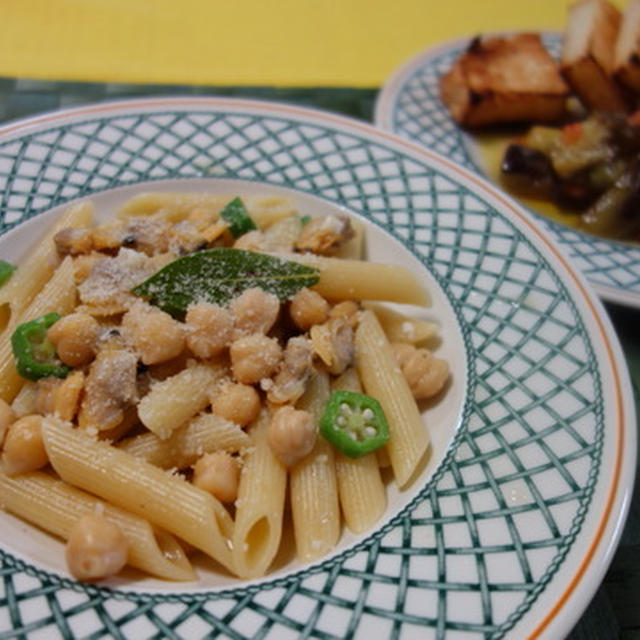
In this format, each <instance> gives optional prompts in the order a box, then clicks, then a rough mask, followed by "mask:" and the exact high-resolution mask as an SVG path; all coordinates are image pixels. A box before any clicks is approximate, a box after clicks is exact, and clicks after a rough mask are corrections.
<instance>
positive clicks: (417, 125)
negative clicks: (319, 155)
mask: <svg viewBox="0 0 640 640" xmlns="http://www.w3.org/2000/svg"><path fill="white" fill-rule="evenodd" d="M469 41H470V38H465V39H461V40H455V41H452V42H449V43H446V44H443V45H440V46H438V47H434V48H432V49H429V50H428V51H425V52H423V53H421V54H419V55H418V56H416V57H415V58H413V59H412V60H410V61H408V62H407V63H406V64H404V65H403V66H402V67H400V68H399V69H398V70H397V71H396V72H395V73H394V74H393V75H392V76H391V77H390V78H389V80H388V81H387V82H386V83H385V85H384V87H383V88H382V90H381V92H380V93H379V95H378V99H377V101H376V107H375V123H376V125H377V126H379V127H382V128H383V129H385V130H387V131H391V132H393V133H396V134H398V135H400V136H402V137H404V138H408V139H410V140H413V141H415V142H419V143H420V144H422V145H424V146H425V147H427V148H429V149H432V150H434V151H438V152H440V153H442V154H444V155H446V156H447V157H449V158H451V159H452V160H455V161H456V162H459V163H460V164H462V165H464V166H465V167H468V168H469V169H471V170H473V171H475V172H477V173H479V174H481V175H483V174H484V172H483V169H482V164H481V162H480V160H479V157H478V154H477V150H476V148H475V143H474V140H473V137H472V136H469V135H468V134H466V133H465V132H464V131H463V130H462V129H461V128H460V127H459V126H458V125H457V124H456V122H455V121H454V120H453V119H452V118H451V116H450V115H449V112H448V110H447V108H446V107H445V106H444V104H443V103H442V101H441V100H440V95H439V89H438V82H439V78H440V76H441V75H443V74H444V73H445V72H447V71H448V70H449V69H450V68H451V66H452V64H453V63H454V61H455V60H456V58H458V56H459V55H460V54H461V53H462V52H463V51H464V49H465V48H466V46H467V45H468V44H469ZM543 41H544V43H545V45H546V47H547V48H548V49H549V51H550V52H551V53H552V54H554V55H556V56H557V53H558V51H559V49H560V46H561V36H560V34H557V33H545V34H543ZM533 213H534V215H535V216H536V219H537V220H538V221H539V224H540V225H541V226H542V227H544V229H546V230H547V232H548V233H549V234H550V235H551V237H552V238H553V239H554V240H555V241H556V242H557V243H558V244H559V245H560V246H561V247H562V249H563V250H564V252H565V253H566V254H567V255H568V256H569V257H570V258H571V259H572V260H573V261H574V263H575V264H576V266H577V267H578V269H580V271H582V273H584V274H585V275H586V276H587V278H588V280H589V281H590V282H591V284H592V285H593V286H594V287H595V289H596V291H597V292H598V294H599V295H600V296H601V297H602V298H603V299H605V300H608V301H610V302H616V303H618V304H622V305H625V306H632V307H635V308H640V247H638V246H632V245H628V244H624V243H621V242H615V241H612V240H606V239H602V238H597V237H594V236H591V235H589V234H586V233H583V232H581V231H577V230H575V229H570V228H569V227H566V226H563V225H561V224H559V223H557V222H554V221H551V220H549V219H548V218H545V217H544V216H541V215H539V214H536V212H535V211H533Z"/></svg>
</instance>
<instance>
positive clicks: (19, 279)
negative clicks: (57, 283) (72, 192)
mask: <svg viewBox="0 0 640 640" xmlns="http://www.w3.org/2000/svg"><path fill="white" fill-rule="evenodd" d="M92 220H93V205H92V204H91V202H89V201H85V202H80V203H78V204H75V205H72V206H71V207H69V208H68V209H67V210H66V211H65V212H64V213H63V214H62V215H61V216H60V218H59V219H58V220H57V221H56V222H55V224H54V225H53V226H52V227H51V229H49V231H47V233H46V235H45V237H44V238H43V239H42V240H40V242H39V243H38V244H37V245H36V247H35V248H34V249H33V251H32V252H31V254H30V255H29V257H28V258H27V259H26V260H25V261H24V262H22V263H21V264H20V265H19V266H18V268H17V269H16V271H15V273H14V274H13V275H12V276H11V278H10V279H9V281H8V282H7V283H6V284H5V285H4V286H3V287H2V289H0V327H1V328H3V329H4V328H6V327H8V326H9V325H13V326H15V325H16V324H17V319H18V317H19V316H20V315H21V314H22V313H23V311H24V310H25V309H26V308H27V306H28V305H29V304H30V303H31V301H32V300H33V299H34V298H35V296H36V295H37V294H38V293H39V292H40V290H41V289H42V288H43V287H44V285H45V284H46V283H47V282H48V281H49V279H50V278H51V276H52V275H53V273H54V271H55V270H56V269H57V267H58V265H59V264H60V262H61V259H60V256H59V255H58V252H57V251H56V246H55V243H54V240H53V238H54V236H55V235H56V233H58V231H61V230H62V229H65V228H69V227H70V228H73V229H80V228H86V227H89V226H90V225H91V222H92Z"/></svg>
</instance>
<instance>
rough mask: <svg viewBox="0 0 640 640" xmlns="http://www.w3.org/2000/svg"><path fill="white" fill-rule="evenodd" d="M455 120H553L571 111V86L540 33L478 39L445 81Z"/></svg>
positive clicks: (444, 93) (443, 94)
mask: <svg viewBox="0 0 640 640" xmlns="http://www.w3.org/2000/svg"><path fill="white" fill-rule="evenodd" d="M440 95H441V98H442V101H443V102H444V103H445V104H446V105H447V107H448V108H449V110H450V112H451V114H452V116H453V118H454V119H455V120H456V121H457V122H459V123H460V124H463V125H466V126H470V127H476V126H481V125H487V124H493V123H499V122H523V121H535V122H542V121H552V120H557V119H559V118H561V117H562V116H563V115H564V113H565V109H566V99H567V97H568V95H569V87H568V85H567V83H566V82H565V81H564V80H563V78H562V76H561V74H560V73H559V70H558V66H557V64H556V63H555V62H554V60H553V59H552V58H551V56H550V55H549V53H548V52H547V50H546V49H545V48H544V46H543V45H542V42H541V40H540V36H539V35H538V34H534V33H526V34H518V35H513V36H506V37H492V38H475V39H474V40H473V41H472V42H471V44H470V46H469V48H468V49H467V51H466V52H465V53H464V54H463V55H462V56H461V57H460V58H459V59H458V60H457V61H456V63H455V64H454V66H453V67H452V68H451V70H450V71H449V72H448V73H447V74H446V75H444V76H443V77H442V78H441V80H440Z"/></svg>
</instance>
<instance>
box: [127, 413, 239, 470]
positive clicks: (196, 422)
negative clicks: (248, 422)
mask: <svg viewBox="0 0 640 640" xmlns="http://www.w3.org/2000/svg"><path fill="white" fill-rule="evenodd" d="M250 444H251V438H249V436H248V435H247V434H246V433H245V432H244V431H243V430H242V428H241V427H240V426H239V425H237V424H235V423H233V422H231V421H229V420H225V419H224V418H220V417H219V416H216V415H214V414H212V413H203V414H202V415H199V416H196V417H195V418H193V419H192V420H190V421H189V422H188V423H187V424H186V425H185V426H183V427H180V428H178V429H176V430H175V431H174V432H173V433H172V434H171V435H170V436H169V437H168V438H166V439H165V440H161V439H160V438H159V437H158V436H157V435H156V434H155V433H143V434H140V435H137V436H132V437H131V438H127V439H126V440H123V441H121V442H119V443H118V444H117V447H118V448H119V449H121V450H122V451H126V452H127V453H128V454H130V455H132V456H135V457H136V458H141V459H142V460H146V461H147V462H149V463H150V464H153V465H155V466H157V467H161V468H162V469H172V468H174V469H184V468H185V467H188V466H190V465H192V464H193V463H194V462H195V461H196V460H197V459H198V458H199V457H200V456H201V455H202V454H203V453H210V452H211V451H229V452H232V453H235V452H237V451H240V450H242V449H246V448H247V447H249V446H250Z"/></svg>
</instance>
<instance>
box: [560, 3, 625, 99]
mask: <svg viewBox="0 0 640 640" xmlns="http://www.w3.org/2000/svg"><path fill="white" fill-rule="evenodd" d="M619 28H620V12H619V11H618V9H616V8H615V7H614V6H613V5H611V4H609V3H608V2H606V0H580V1H579V2H576V3H575V4H573V5H571V7H569V18H568V23H567V28H566V30H565V34H564V43H563V49H562V61H561V69H562V73H563V74H564V77H565V78H566V79H567V82H568V83H569V85H570V86H571V88H572V89H573V90H574V91H575V93H576V94H577V95H578V97H579V98H580V100H582V102H583V103H584V105H585V106H586V107H588V108H590V109H595V110H597V111H624V110H626V108H627V101H626V97H625V95H624V93H623V91H622V89H621V87H620V86H619V85H618V84H617V82H616V81H615V79H614V77H613V70H614V69H613V67H614V54H615V48H616V41H617V38H618V31H619Z"/></svg>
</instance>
